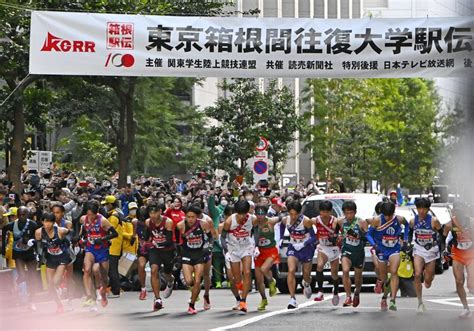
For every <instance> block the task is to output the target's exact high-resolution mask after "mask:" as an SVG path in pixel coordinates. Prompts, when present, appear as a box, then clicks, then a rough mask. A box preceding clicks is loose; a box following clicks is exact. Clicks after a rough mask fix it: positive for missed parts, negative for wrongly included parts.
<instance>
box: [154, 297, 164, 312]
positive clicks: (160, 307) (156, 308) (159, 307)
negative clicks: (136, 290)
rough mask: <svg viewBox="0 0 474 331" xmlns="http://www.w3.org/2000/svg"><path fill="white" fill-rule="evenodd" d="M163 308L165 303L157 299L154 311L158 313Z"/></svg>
mask: <svg viewBox="0 0 474 331" xmlns="http://www.w3.org/2000/svg"><path fill="white" fill-rule="evenodd" d="M162 308H163V301H161V299H155V302H153V311H157V310H160V309H162Z"/></svg>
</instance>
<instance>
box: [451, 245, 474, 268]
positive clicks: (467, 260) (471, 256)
mask: <svg viewBox="0 0 474 331" xmlns="http://www.w3.org/2000/svg"><path fill="white" fill-rule="evenodd" d="M451 255H452V257H453V260H454V261H456V262H459V263H461V264H462V265H465V266H468V265H470V264H471V263H473V262H474V249H472V248H471V249H459V248H457V247H456V246H453V247H452V248H451Z"/></svg>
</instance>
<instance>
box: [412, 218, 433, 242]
mask: <svg viewBox="0 0 474 331" xmlns="http://www.w3.org/2000/svg"><path fill="white" fill-rule="evenodd" d="M432 219H433V217H432V216H431V215H430V214H428V215H426V219H424V220H423V221H420V218H419V216H418V215H416V216H415V225H414V226H413V234H414V237H415V243H417V244H418V245H420V246H422V247H425V248H426V249H427V250H429V249H431V247H432V246H433V245H434V244H435V241H436V232H435V231H434V230H433V228H432V226H431V220H432Z"/></svg>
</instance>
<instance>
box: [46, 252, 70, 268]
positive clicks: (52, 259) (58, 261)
mask: <svg viewBox="0 0 474 331" xmlns="http://www.w3.org/2000/svg"><path fill="white" fill-rule="evenodd" d="M71 262H72V260H71V256H70V255H69V252H67V253H66V254H61V255H46V268H48V269H56V268H57V267H59V266H60V265H68V264H69V263H71Z"/></svg>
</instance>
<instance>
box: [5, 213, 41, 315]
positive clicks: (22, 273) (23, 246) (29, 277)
mask: <svg viewBox="0 0 474 331" xmlns="http://www.w3.org/2000/svg"><path fill="white" fill-rule="evenodd" d="M17 213H18V219H17V220H15V221H14V222H11V223H8V224H7V225H5V226H4V227H3V229H2V230H3V231H2V232H3V236H2V250H3V252H2V255H4V256H5V248H6V239H7V237H8V234H9V233H11V234H13V254H12V258H13V260H15V265H16V270H17V272H18V278H17V280H16V282H17V284H21V283H22V282H25V283H26V286H27V291H28V301H29V302H28V307H29V309H31V310H33V311H36V306H35V304H34V302H33V298H34V294H35V292H36V286H37V281H36V259H35V253H34V248H33V245H34V241H35V231H36V229H37V228H38V225H37V224H36V222H35V221H32V220H31V219H29V218H28V214H29V210H28V208H26V207H24V206H22V207H20V208H18V210H17ZM20 299H21V298H20Z"/></svg>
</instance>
